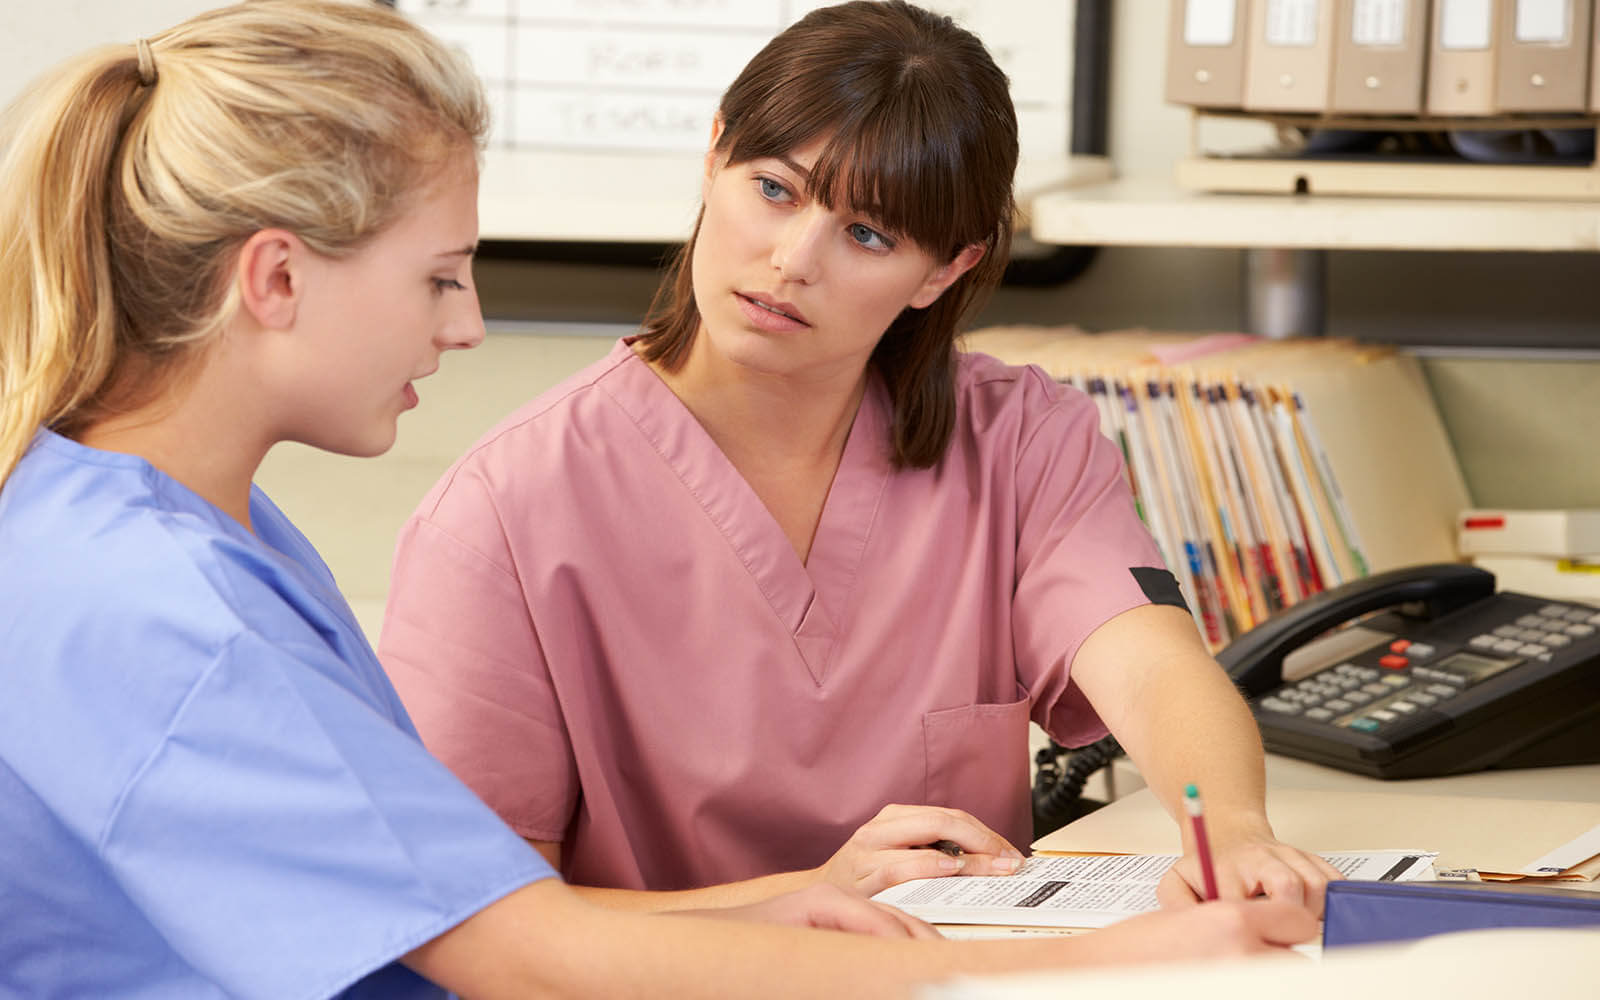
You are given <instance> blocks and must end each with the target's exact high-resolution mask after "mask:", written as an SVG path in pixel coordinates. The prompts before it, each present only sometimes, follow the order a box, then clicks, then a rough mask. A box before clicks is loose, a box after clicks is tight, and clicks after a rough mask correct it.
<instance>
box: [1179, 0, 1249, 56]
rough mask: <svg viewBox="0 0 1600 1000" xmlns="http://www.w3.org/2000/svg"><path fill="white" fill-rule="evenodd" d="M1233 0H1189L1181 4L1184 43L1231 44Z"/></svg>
mask: <svg viewBox="0 0 1600 1000" xmlns="http://www.w3.org/2000/svg"><path fill="white" fill-rule="evenodd" d="M1236 6H1237V4H1236V3H1235V0H1189V2H1188V3H1186V4H1184V5H1183V43H1184V44H1185V45H1232V44H1233V21H1234V9H1235V7H1236Z"/></svg>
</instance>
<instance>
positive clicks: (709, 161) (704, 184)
mask: <svg viewBox="0 0 1600 1000" xmlns="http://www.w3.org/2000/svg"><path fill="white" fill-rule="evenodd" d="M727 124H728V123H727V122H725V121H723V120H722V112H720V111H718V112H717V113H716V114H715V115H713V116H712V118H711V142H710V144H708V145H707V146H706V173H705V176H704V177H703V178H701V180H700V203H701V204H705V202H706V200H707V199H708V198H710V197H711V179H712V178H713V177H715V176H716V173H717V168H718V167H719V166H721V165H722V155H721V154H720V153H718V152H717V141H718V140H719V139H721V138H722V130H723V129H724V128H726V127H727Z"/></svg>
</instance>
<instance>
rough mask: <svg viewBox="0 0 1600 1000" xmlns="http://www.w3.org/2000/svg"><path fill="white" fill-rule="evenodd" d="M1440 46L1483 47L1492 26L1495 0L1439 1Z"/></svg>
mask: <svg viewBox="0 0 1600 1000" xmlns="http://www.w3.org/2000/svg"><path fill="white" fill-rule="evenodd" d="M1438 14H1439V47H1440V48H1442V49H1450V50H1452V51H1458V50H1465V49H1486V48H1488V47H1489V39H1490V38H1491V37H1492V35H1491V32H1492V31H1493V29H1494V0H1441V2H1440V5H1439V9H1438Z"/></svg>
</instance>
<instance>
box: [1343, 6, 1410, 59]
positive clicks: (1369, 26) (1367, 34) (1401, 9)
mask: <svg viewBox="0 0 1600 1000" xmlns="http://www.w3.org/2000/svg"><path fill="white" fill-rule="evenodd" d="M1407 6H1408V4H1407V0H1355V7H1354V8H1353V9H1352V10H1351V11H1350V40H1351V41H1352V42H1355V43H1356V44H1357V45H1381V46H1387V47H1389V48H1394V47H1396V46H1400V45H1404V44H1405V41H1406V7H1407Z"/></svg>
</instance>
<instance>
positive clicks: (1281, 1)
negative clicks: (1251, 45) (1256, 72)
mask: <svg viewBox="0 0 1600 1000" xmlns="http://www.w3.org/2000/svg"><path fill="white" fill-rule="evenodd" d="M1330 2H1331V0H1330ZM1318 6H1319V0H1267V32H1266V38H1267V44H1268V45H1283V46H1297V47H1301V48H1309V47H1310V46H1312V45H1315V44H1317V14H1318Z"/></svg>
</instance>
